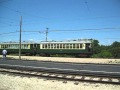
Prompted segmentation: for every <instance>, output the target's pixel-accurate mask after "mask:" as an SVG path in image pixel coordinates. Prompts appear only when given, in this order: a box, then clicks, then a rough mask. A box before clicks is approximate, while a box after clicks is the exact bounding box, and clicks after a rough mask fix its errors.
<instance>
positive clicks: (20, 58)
mask: <svg viewBox="0 0 120 90" xmlns="http://www.w3.org/2000/svg"><path fill="white" fill-rule="evenodd" d="M21 31H22V16H21V19H20V37H19V38H20V41H19V59H20V60H21Z"/></svg>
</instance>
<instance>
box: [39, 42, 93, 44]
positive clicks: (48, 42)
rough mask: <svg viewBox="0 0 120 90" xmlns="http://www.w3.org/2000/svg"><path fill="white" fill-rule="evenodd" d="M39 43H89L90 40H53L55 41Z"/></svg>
mask: <svg viewBox="0 0 120 90" xmlns="http://www.w3.org/2000/svg"><path fill="white" fill-rule="evenodd" d="M40 43H41V44H44V43H45V44H47V43H91V41H64V42H63V41H62V42H55V41H51V42H40Z"/></svg>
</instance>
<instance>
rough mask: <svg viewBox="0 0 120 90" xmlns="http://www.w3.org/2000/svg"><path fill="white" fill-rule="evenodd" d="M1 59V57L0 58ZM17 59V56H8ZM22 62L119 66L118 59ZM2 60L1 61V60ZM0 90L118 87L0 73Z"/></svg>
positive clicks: (108, 89) (115, 89)
mask: <svg viewBox="0 0 120 90" xmlns="http://www.w3.org/2000/svg"><path fill="white" fill-rule="evenodd" d="M0 57H2V56H0ZM8 58H13V59H18V58H19V57H18V56H8V55H7V59H8ZM21 58H22V59H24V60H41V61H58V62H74V63H102V64H120V59H93V58H63V57H39V56H35V57H33V56H22V57H21ZM1 60H2V59H1ZM0 90H120V85H111V84H100V83H87V82H77V84H76V82H75V81H67V82H66V83H64V81H58V80H47V79H45V78H40V77H39V78H37V77H28V76H20V75H13V74H7V73H1V72H0Z"/></svg>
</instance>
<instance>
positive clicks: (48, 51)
mask: <svg viewBox="0 0 120 90" xmlns="http://www.w3.org/2000/svg"><path fill="white" fill-rule="evenodd" d="M39 46H40V47H39V48H40V49H39V51H38V53H39V54H40V55H47V56H49V55H52V54H69V55H74V56H82V55H90V54H91V41H67V42H41V43H40V45H39Z"/></svg>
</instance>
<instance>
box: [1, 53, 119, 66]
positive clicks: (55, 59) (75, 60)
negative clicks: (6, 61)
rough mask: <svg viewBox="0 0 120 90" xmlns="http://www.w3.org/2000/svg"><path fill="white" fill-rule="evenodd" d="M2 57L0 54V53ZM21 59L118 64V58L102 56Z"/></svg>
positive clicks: (30, 57)
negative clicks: (104, 57)
mask: <svg viewBox="0 0 120 90" xmlns="http://www.w3.org/2000/svg"><path fill="white" fill-rule="evenodd" d="M0 57H1V58H2V55H0ZM7 58H11V59H19V56H11V55H7ZM21 59H23V60H40V61H55V62H73V63H102V64H120V59H102V58H99V59H98V58H68V57H40V56H21Z"/></svg>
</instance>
